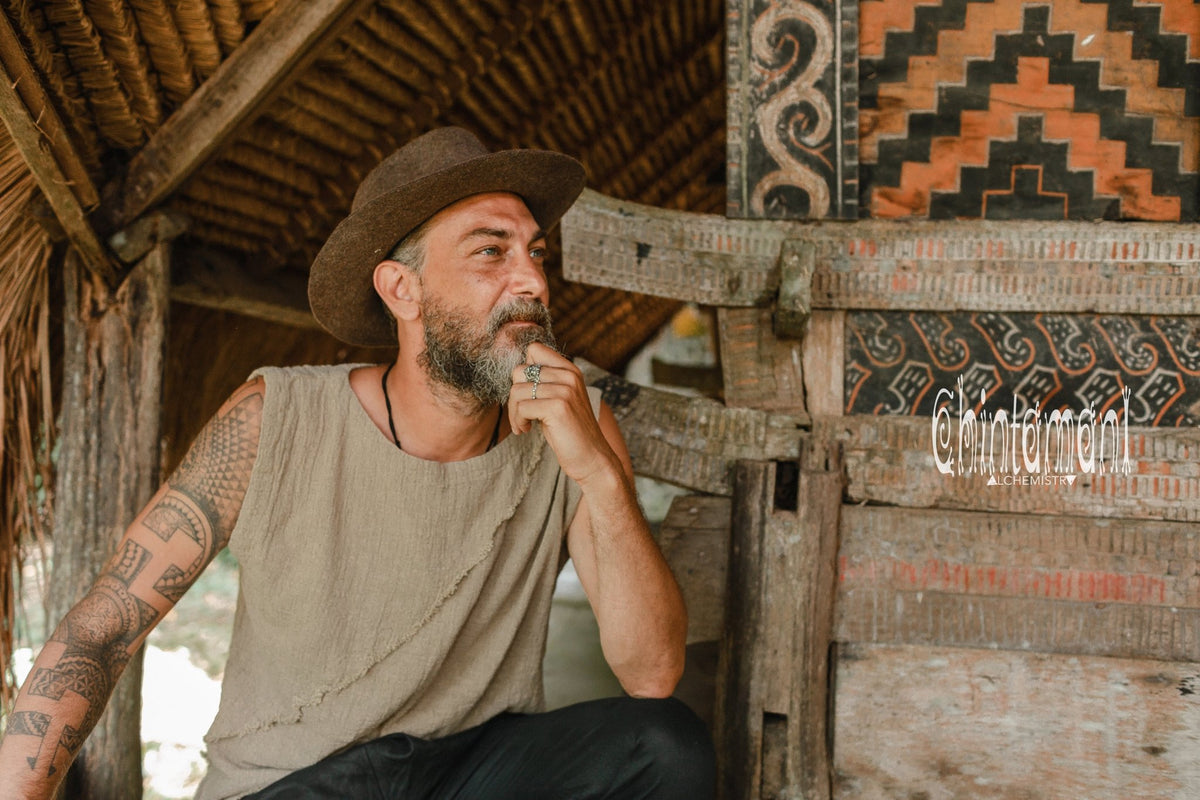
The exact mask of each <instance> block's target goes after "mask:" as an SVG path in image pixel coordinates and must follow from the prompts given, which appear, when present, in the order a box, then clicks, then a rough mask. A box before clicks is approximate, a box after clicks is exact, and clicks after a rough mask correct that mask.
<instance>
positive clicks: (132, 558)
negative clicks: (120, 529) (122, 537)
mask: <svg viewBox="0 0 1200 800" xmlns="http://www.w3.org/2000/svg"><path fill="white" fill-rule="evenodd" d="M149 560H150V551H149V550H147V549H146V548H144V547H142V546H141V545H140V544H138V543H137V542H135V541H133V540H132V539H127V540H126V541H125V547H124V548H122V550H121V552H119V553H117V555H116V557H115V558H114V559H113V561H112V564H111V566H110V568H109V571H110V572H111V573H112V574H113V575H114V576H115V577H117V578H120V580H121V582H122V583H124V584H125V585H126V586H129V585H130V584H132V583H133V579H134V578H136V577H137V576H138V574H139V573H140V572H141V571H142V568H143V567H145V566H146V562H148V561H149Z"/></svg>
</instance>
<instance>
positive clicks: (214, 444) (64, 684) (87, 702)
mask: <svg viewBox="0 0 1200 800" xmlns="http://www.w3.org/2000/svg"><path fill="white" fill-rule="evenodd" d="M261 387H262V383H261V382H259V383H258V384H257V385H251V386H248V387H246V388H247V389H248V390H249V391H247V392H245V393H243V394H242V395H241V397H240V398H238V397H237V396H236V395H235V398H234V405H233V407H232V408H229V409H228V410H224V411H223V413H220V414H218V416H216V417H215V418H213V419H212V420H211V421H210V422H209V424H208V425H206V426H205V428H204V430H202V431H201V432H200V435H199V436H198V437H197V439H196V441H195V443H193V445H192V448H191V450H190V451H189V453H188V455H187V457H186V458H184V460H183V463H181V464H180V465H179V468H178V469H177V470H176V471H175V474H174V475H172V476H171V478H170V479H169V480H168V481H167V484H168V486H169V489H170V490H169V491H167V492H166V493H164V494H163V495H161V496H160V497H159V500H158V502H157V503H156V504H155V506H154V508H152V509H150V510H149V511H148V512H147V513H146V515H145V516H144V517H143V524H144V525H145V527H147V528H149V529H150V530H151V531H153V532H154V534H155V535H156V536H158V538H160V539H162V540H163V541H164V542H166V541H170V540H171V539H172V538H173V537H174V536H175V535H176V534H182V535H184V536H186V537H187V538H188V539H190V540H191V541H193V542H195V543H196V544H197V545H198V546H199V551H200V552H199V553H198V555H197V556H196V558H195V560H194V561H193V562H192V563H191V564H189V565H188V566H187V567H184V568H180V567H179V566H177V565H174V564H172V565H170V566H168V567H167V568H166V570H165V571H164V572H163V574H162V575H161V576H160V577H159V578H158V579H157V581H155V583H154V590H155V591H156V592H157V593H158V594H159V595H161V596H162V597H165V598H166V599H168V600H170V601H171V602H176V601H178V599H179V598H180V596H182V594H183V592H184V591H185V590H186V589H187V587H188V586H190V585H191V582H192V581H193V580H195V578H196V576H197V575H199V573H200V570H201V569H203V568H204V566H205V565H206V564H208V562H209V561H211V560H212V558H213V556H215V555H216V553H217V551H218V550H220V549H221V548H222V547H224V546H225V545H226V544H227V543H228V541H229V535H230V534H231V533H232V531H233V527H234V525H235V524H236V522H237V515H238V512H239V511H240V509H241V504H242V499H243V498H244V497H245V494H246V488H247V486H248V485H249V483H250V472H251V469H252V468H253V466H254V460H255V458H256V457H257V455H258V435H259V428H260V425H261V417H262V403H263V394H262V388H261ZM152 557H153V554H152V553H151V552H150V550H149V549H147V548H146V547H144V546H143V545H141V544H139V543H138V542H136V541H134V540H133V539H126V540H125V542H124V544H123V545H122V547H121V551H120V552H119V553H117V554H116V555H115V556H114V557H113V558H112V560H111V561H110V562H109V563H108V565H107V568H106V570H105V571H104V572H103V573H101V575H100V577H99V578H98V579H97V580H96V582H95V583H94V584H93V585H92V588H91V589H90V590H89V591H88V593H87V595H85V596H84V598H83V599H82V600H80V601H79V602H78V603H77V604H75V606H74V607H73V608H72V609H71V610H70V611H69V612H68V613H67V615H66V617H64V618H63V620H62V623H61V624H60V625H59V627H58V628H57V629H56V630H55V632H54V634H53V636H52V637H51V639H52V640H53V641H56V642H60V643H62V644H63V645H65V646H64V648H63V651H62V655H61V656H60V657H59V658H58V659H57V661H56V662H55V663H54V664H52V665H50V666H46V667H38V668H36V669H35V670H34V671H33V673H32V674H31V675H30V676H29V678H28V681H27V684H28V692H29V694H30V695H32V696H35V697H43V698H47V699H50V700H61V699H62V698H63V697H64V696H65V695H67V694H68V693H69V694H72V695H75V696H77V697H79V698H81V699H82V700H83V701H84V707H85V708H86V710H85V711H84V717H83V719H82V720H79V722H78V725H77V726H75V725H70V724H66V725H56V724H55V721H54V717H53V716H52V715H50V714H45V713H42V712H40V711H20V712H15V713H13V714H12V715H11V716H10V717H9V719H8V732H9V733H10V734H13V735H22V736H36V737H39V738H40V739H41V743H40V744H39V745H38V757H35V758H31V759H29V767H30V769H37V764H38V763H39V760H40V759H41V758H44V757H45V755H46V754H47V750H48V749H53V751H54V752H53V757H52V758H51V759H50V762H49V763H50V764H51V766H50V770H51V772H53V771H54V769H55V768H54V766H53V765H54V764H55V763H59V758H58V753H59V752H60V751H62V750H65V751H66V752H67V754H68V755H69V756H72V757H73V756H74V755H75V753H77V752H78V751H79V748H81V747H82V746H83V742H84V739H85V737H86V736H87V735H88V733H90V732H91V730H92V728H93V727H95V725H96V722H97V721H98V720H99V719H100V715H101V713H102V712H103V710H104V706H105V704H106V703H107V702H108V698H109V695H110V694H111V693H112V688H113V686H114V684H115V683H116V681H117V678H118V677H119V676H120V674H121V671H122V670H123V669H124V668H125V665H126V664H127V663H129V659H130V658H131V656H132V653H133V652H134V644H135V643H136V642H137V641H138V639H140V638H141V637H142V636H143V635H145V634H146V632H147V631H149V630H150V628H151V627H153V625H154V623H155V622H156V621H157V620H158V617H159V612H158V610H157V609H156V608H155V607H154V606H152V605H150V604H149V603H147V602H146V601H144V600H142V599H141V598H140V597H138V596H137V595H135V594H134V593H133V592H132V591H131V587H132V586H133V585H134V580H135V579H136V578H137V577H138V576H139V575H140V574H141V573H142V572H143V571H144V570H145V569H146V566H147V565H148V564H150V563H151V561H152ZM56 729H57V730H56ZM54 738H57V741H54V742H51V739H54Z"/></svg>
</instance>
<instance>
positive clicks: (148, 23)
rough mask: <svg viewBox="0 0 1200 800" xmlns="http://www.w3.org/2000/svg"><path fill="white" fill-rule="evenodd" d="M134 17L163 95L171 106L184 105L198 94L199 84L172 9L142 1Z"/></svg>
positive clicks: (158, 1)
mask: <svg viewBox="0 0 1200 800" xmlns="http://www.w3.org/2000/svg"><path fill="white" fill-rule="evenodd" d="M133 13H134V16H135V18H136V19H137V24H138V28H139V29H140V30H141V32H142V40H143V41H144V43H145V45H146V52H147V53H149V56H150V63H151V64H153V65H154V69H155V71H156V72H157V73H158V80H159V83H160V84H162V88H163V92H164V93H165V94H166V96H167V99H169V100H170V101H171V102H173V103H176V104H180V103H182V102H183V101H184V100H186V99H187V98H188V97H190V96H191V95H192V92H194V91H195V90H196V80H195V77H194V75H193V74H192V63H191V61H190V60H189V58H188V51H187V45H185V44H184V41H183V37H182V36H181V35H180V33H179V27H178V26H177V25H176V24H175V18H174V17H172V16H171V9H170V8H169V7H168V6H167V3H166V0H140V2H138V3H135V4H133Z"/></svg>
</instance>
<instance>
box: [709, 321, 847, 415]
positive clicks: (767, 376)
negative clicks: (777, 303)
mask: <svg viewBox="0 0 1200 800" xmlns="http://www.w3.org/2000/svg"><path fill="white" fill-rule="evenodd" d="M717 329H718V337H719V342H720V348H721V371H722V373H723V376H724V383H725V403H726V405H729V406H737V407H743V408H760V409H762V410H764V411H776V412H780V413H785V414H788V413H790V414H804V413H806V409H805V397H804V388H805V384H804V370H803V369H802V368H801V361H802V359H801V349H802V348H801V344H800V342H797V341H795V340H789V339H783V340H781V339H778V338H777V337H776V336H775V334H774V332H773V330H772V326H771V312H770V310H769V309H760V308H718V309H717ZM808 346H809V344H808V341H807V340H806V342H805V344H804V348H807V347H808ZM842 353H843V349H839V350H838V351H837V358H836V361H837V363H839V364H840V363H841V361H842Z"/></svg>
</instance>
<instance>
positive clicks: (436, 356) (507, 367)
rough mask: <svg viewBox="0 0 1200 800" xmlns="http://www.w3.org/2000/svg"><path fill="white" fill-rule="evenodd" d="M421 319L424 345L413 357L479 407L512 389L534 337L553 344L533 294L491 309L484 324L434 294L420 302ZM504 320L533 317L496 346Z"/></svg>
mask: <svg viewBox="0 0 1200 800" xmlns="http://www.w3.org/2000/svg"><path fill="white" fill-rule="evenodd" d="M421 314H422V318H423V319H424V321H425V351H424V352H423V353H421V355H420V356H418V358H417V361H418V363H419V364H420V365H421V366H422V367H423V368H424V369H425V372H426V374H428V375H429V378H430V380H432V381H433V382H434V383H437V384H441V385H443V386H446V387H448V388H450V389H452V390H453V391H454V392H455V393H456V394H457V395H459V396H460V397H463V398H470V399H471V400H473V401H474V403H475V404H477V407H478V409H484V408H487V407H490V406H495V405H500V404H502V403H504V402H505V401H506V400H507V399H508V394H509V392H510V391H512V371H513V370H514V369H516V367H517V365H518V364H522V363H524V361H525V351H526V348H528V347H529V345H530V344H532V343H533V342H541V343H542V344H545V345H548V346H549V347H555V341H554V333H553V330H552V329H551V324H550V311H549V309H547V308H546V307H545V306H544V305H542V304H541V303H540V302H538V301H536V300H516V301H513V302H512V303H509V304H508V305H506V306H501V307H500V308H498V309H496V310H495V311H493V312H492V314H491V316H490V317H489V318H488V321H487V325H486V326H485V327H484V328H483V329H482V330H480V329H479V325H478V323H477V322H476V321H475V320H474V319H472V318H471V317H470V316H468V315H467V314H465V313H463V312H461V311H458V310H457V309H452V308H447V307H446V306H445V305H443V304H442V303H440V302H438V301H437V300H435V299H434V298H428V299H427V300H426V301H425V302H424V303H423V304H422V306H421ZM509 322H533V323H536V324H537V326H539V327H522V328H520V329H519V330H517V331H516V332H515V334H511V335H510V336H511V339H512V344H513V346H512V347H508V348H498V347H497V346H496V345H497V343H498V342H499V339H500V336H501V329H502V328H503V327H504V326H505V325H506V324H508V323H509Z"/></svg>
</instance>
